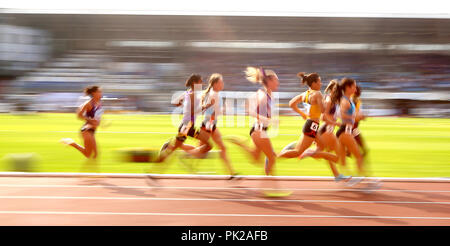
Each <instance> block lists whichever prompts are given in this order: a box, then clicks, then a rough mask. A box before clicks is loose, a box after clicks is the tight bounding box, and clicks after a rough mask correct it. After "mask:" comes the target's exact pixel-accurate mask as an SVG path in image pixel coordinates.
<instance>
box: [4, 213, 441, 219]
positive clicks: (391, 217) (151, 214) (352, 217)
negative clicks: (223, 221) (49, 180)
mask: <svg viewBox="0 0 450 246" xmlns="http://www.w3.org/2000/svg"><path fill="white" fill-rule="evenodd" d="M0 214H28V215H29V214H38V215H39V214H40V215H131V216H134V215H136V216H204V217H284V218H340V219H421V220H450V217H401V216H344V215H342V216H339V215H299V214H193V213H136V212H135V213H127V212H62V211H58V212H56V211H0Z"/></svg>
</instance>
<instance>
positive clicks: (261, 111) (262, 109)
mask: <svg viewBox="0 0 450 246" xmlns="http://www.w3.org/2000/svg"><path fill="white" fill-rule="evenodd" d="M259 91H262V92H264V93H265V94H266V102H265V103H264V101H262V102H260V103H258V105H257V106H256V122H255V123H259V116H260V115H261V116H264V117H266V118H268V119H270V118H271V117H272V114H271V111H272V110H271V107H272V98H271V97H270V95H269V93H267V91H265V90H258V93H259ZM257 97H258V95H257ZM256 100H258V98H257V99H256ZM264 127H268V125H266V124H264Z"/></svg>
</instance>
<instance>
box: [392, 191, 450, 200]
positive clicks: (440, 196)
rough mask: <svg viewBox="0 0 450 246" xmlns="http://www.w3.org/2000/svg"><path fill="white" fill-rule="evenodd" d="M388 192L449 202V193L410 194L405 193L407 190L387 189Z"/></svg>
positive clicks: (410, 192)
mask: <svg viewBox="0 0 450 246" xmlns="http://www.w3.org/2000/svg"><path fill="white" fill-rule="evenodd" d="M389 189H390V190H396V191H398V192H399V193H404V194H411V195H417V194H420V195H421V196H423V197H427V198H429V199H442V200H445V201H448V200H450V193H448V192H447V193H446V194H440V193H439V192H412V191H407V190H402V189H396V188H389Z"/></svg>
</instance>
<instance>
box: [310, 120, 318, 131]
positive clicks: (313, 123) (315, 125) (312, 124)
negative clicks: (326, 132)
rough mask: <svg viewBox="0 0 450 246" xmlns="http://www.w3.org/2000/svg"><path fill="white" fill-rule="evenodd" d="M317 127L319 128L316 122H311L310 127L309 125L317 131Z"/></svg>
mask: <svg viewBox="0 0 450 246" xmlns="http://www.w3.org/2000/svg"><path fill="white" fill-rule="evenodd" d="M318 128H319V124H317V123H316V122H312V123H311V127H310V129H311V130H313V131H315V132H317V129H318Z"/></svg>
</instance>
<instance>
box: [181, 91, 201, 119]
mask: <svg viewBox="0 0 450 246" xmlns="http://www.w3.org/2000/svg"><path fill="white" fill-rule="evenodd" d="M193 93H194V92H193V91H192V90H191V89H189V90H188V91H186V93H184V100H183V125H188V124H189V123H190V124H192V125H195V118H196V117H197V115H196V113H197V112H199V111H201V105H200V104H201V103H200V100H201V99H200V98H198V96H196V95H195V94H194V112H191V103H192V102H191V95H192V94H193ZM195 106H197V108H195Z"/></svg>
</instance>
